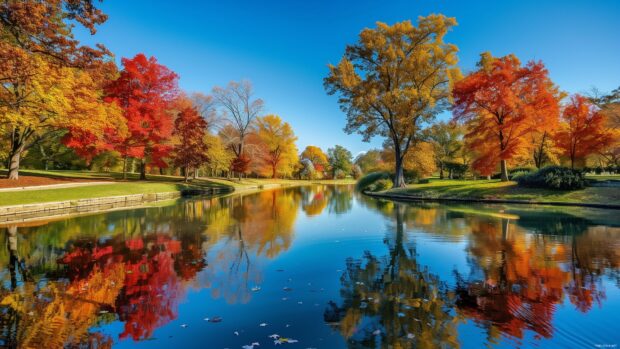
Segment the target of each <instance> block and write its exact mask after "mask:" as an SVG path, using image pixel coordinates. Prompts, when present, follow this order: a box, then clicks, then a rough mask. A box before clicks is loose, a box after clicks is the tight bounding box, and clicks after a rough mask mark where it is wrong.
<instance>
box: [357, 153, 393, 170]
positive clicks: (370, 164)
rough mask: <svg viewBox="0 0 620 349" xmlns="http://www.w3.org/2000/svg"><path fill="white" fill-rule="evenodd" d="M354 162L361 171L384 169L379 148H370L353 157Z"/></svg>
mask: <svg viewBox="0 0 620 349" xmlns="http://www.w3.org/2000/svg"><path fill="white" fill-rule="evenodd" d="M355 164H356V165H357V166H359V167H360V169H361V171H362V173H370V172H373V171H379V170H384V169H385V166H386V164H385V163H384V161H383V159H382V158H381V150H379V149H370V150H369V151H367V152H365V153H363V154H360V155H358V156H357V157H356V158H355Z"/></svg>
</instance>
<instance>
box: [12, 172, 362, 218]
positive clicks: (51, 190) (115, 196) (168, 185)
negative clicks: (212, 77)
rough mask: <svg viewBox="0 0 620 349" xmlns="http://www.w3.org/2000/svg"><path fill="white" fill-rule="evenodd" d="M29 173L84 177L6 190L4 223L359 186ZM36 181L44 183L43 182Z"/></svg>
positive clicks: (30, 174)
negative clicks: (184, 200)
mask: <svg viewBox="0 0 620 349" xmlns="http://www.w3.org/2000/svg"><path fill="white" fill-rule="evenodd" d="M24 172H25V174H27V175H28V176H32V177H37V176H40V177H45V178H54V179H62V178H72V179H73V178H79V179H81V180H83V181H82V182H67V183H66V184H49V185H34V186H28V187H16V188H8V189H3V190H1V191H0V224H7V223H10V222H24V221H30V220H37V219H47V218H50V217H58V216H66V215H73V214H80V213H87V212H101V211H108V210H112V209H121V208H127V207H136V206H140V205H144V204H147V203H151V202H154V201H164V200H171V199H176V198H179V197H181V196H183V195H201V194H206V195H213V194H225V193H232V192H246V191H256V190H263V189H272V188H281V187H290V186H300V185H312V184H353V183H354V181H353V180H352V179H351V180H346V179H345V180H286V179H242V180H238V179H227V178H197V179H193V180H191V181H190V182H187V183H186V182H184V178H183V177H179V176H149V177H148V180H147V181H139V180H137V175H136V174H130V175H129V176H128V179H126V180H122V179H118V178H120V177H122V175H121V174H119V173H100V172H79V171H24ZM31 182H35V183H43V182H42V181H31ZM19 185H21V184H19ZM58 186H60V187H58ZM5 187H6V186H5ZM13 189H15V190H13Z"/></svg>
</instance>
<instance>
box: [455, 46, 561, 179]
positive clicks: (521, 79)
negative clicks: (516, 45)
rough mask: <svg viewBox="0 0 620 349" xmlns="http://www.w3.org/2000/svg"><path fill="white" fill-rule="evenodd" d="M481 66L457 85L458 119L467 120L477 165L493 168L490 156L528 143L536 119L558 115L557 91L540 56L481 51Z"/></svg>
mask: <svg viewBox="0 0 620 349" xmlns="http://www.w3.org/2000/svg"><path fill="white" fill-rule="evenodd" d="M479 66H480V68H479V69H478V70H477V71H475V72H473V73H471V74H470V75H468V76H467V77H465V78H464V79H463V80H461V81H459V82H457V83H456V84H455V86H454V90H453V95H454V100H455V101H454V102H455V108H454V119H455V120H458V121H465V122H467V123H468V126H469V133H468V134H467V135H466V137H467V138H468V139H469V140H470V142H467V143H468V146H469V147H470V148H471V149H472V150H474V151H475V152H476V153H477V155H478V159H477V160H476V161H475V162H474V167H475V168H476V169H477V170H479V171H480V172H482V173H483V174H489V168H490V166H489V165H490V160H492V161H494V162H495V161H499V160H510V159H512V158H513V157H514V156H515V155H517V154H518V153H519V152H520V151H522V150H523V149H524V147H525V146H527V141H528V140H527V139H525V137H524V136H525V135H526V134H528V133H529V132H531V131H532V129H533V128H534V127H535V126H536V125H535V122H532V120H534V119H535V118H536V117H540V115H550V116H553V115H555V116H556V117H557V110H558V97H557V91H556V90H555V89H554V87H553V85H552V83H551V82H550V80H549V77H548V72H547V69H545V66H544V65H543V64H542V62H529V63H528V64H527V65H525V66H521V62H520V61H519V60H518V59H517V58H516V57H515V56H513V55H509V56H505V57H501V58H493V57H491V56H490V55H489V54H483V56H482V60H481V62H480V63H479Z"/></svg>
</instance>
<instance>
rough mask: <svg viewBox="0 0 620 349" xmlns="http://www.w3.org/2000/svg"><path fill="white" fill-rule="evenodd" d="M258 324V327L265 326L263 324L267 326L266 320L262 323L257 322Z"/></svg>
mask: <svg viewBox="0 0 620 349" xmlns="http://www.w3.org/2000/svg"><path fill="white" fill-rule="evenodd" d="M258 326H260V327H265V326H267V323H266V322H263V323H261V324H259V325H258Z"/></svg>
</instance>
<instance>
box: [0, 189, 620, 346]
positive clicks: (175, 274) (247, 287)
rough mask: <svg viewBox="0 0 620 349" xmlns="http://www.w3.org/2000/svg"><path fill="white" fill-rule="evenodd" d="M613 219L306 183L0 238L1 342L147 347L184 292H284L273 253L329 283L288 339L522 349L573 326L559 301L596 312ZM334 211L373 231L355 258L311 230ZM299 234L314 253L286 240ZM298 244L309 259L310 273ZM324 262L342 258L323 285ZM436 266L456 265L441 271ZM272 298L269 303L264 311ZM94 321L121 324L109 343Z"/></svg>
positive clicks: (609, 264) (328, 223)
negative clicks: (410, 200) (382, 196)
mask: <svg viewBox="0 0 620 349" xmlns="http://www.w3.org/2000/svg"><path fill="white" fill-rule="evenodd" d="M613 213H615V212H608V211H604V210H591V211H585V210H570V209H562V210H549V209H546V210H540V209H533V208H529V207H518V206H498V205H493V206H482V205H439V204H419V205H411V204H403V203H397V202H392V201H383V200H374V199H370V198H368V197H363V196H359V195H357V194H354V193H353V191H352V189H351V188H350V187H345V186H324V185H316V186H310V187H303V188H291V189H286V190H272V191H262V192H259V193H248V194H242V195H233V196H227V197H218V198H198V199H191V200H181V201H179V202H177V203H176V204H174V205H170V206H164V207H152V208H147V209H137V210H127V211H117V212H110V213H106V214H100V215H91V216H84V217H78V218H74V219H67V220H62V221H56V222H48V223H39V224H37V225H33V226H28V225H27V224H26V225H23V226H10V227H5V228H0V231H1V232H2V234H3V235H4V239H5V246H6V248H3V249H0V282H1V283H0V346H4V347H9V348H17V347H24V348H26V347H36V348H43V347H45V348H56V347H58V348H61V347H98V348H106V347H111V346H113V345H116V344H119V343H132V342H133V341H142V340H146V339H153V338H154V337H155V333H156V332H157V330H158V329H160V328H164V327H166V326H167V325H168V324H170V323H171V322H172V321H175V320H176V319H182V321H188V319H189V318H188V315H187V314H183V313H182V312H180V310H179V309H180V303H182V302H184V301H186V299H187V297H188V296H187V295H188V293H189V292H190V291H191V292H194V291H195V292H200V293H201V294H202V292H203V291H204V292H205V293H206V295H208V296H207V297H206V298H203V299H204V300H203V301H204V302H209V301H217V300H222V301H224V302H225V304H228V305H229V306H231V307H232V304H235V305H237V306H250V305H252V306H254V308H253V309H255V310H256V309H260V307H261V304H256V302H253V298H255V297H256V296H257V295H260V292H258V293H257V292H256V291H257V290H260V288H261V287H262V288H263V289H264V290H269V289H277V290H281V289H282V284H280V283H277V282H280V281H277V280H279V279H281V278H277V277H275V276H274V274H270V273H269V272H268V269H269V268H268V266H269V264H270V263H273V262H274V261H278V260H279V259H281V258H283V256H284V255H286V260H287V263H288V264H287V267H288V266H290V268H300V269H299V270H298V273H299V274H300V275H301V274H305V275H308V273H314V274H316V275H319V276H320V278H321V279H323V280H325V282H328V281H329V280H331V279H332V278H334V277H340V281H339V283H338V285H337V286H333V287H332V288H331V289H327V290H325V292H324V295H322V296H320V297H322V298H320V300H321V302H322V303H321V304H316V305H320V307H318V308H316V317H315V313H307V314H306V313H304V316H305V317H306V319H305V321H304V323H305V325H304V326H305V327H304V328H302V329H301V330H300V331H301V332H299V333H298V334H296V336H298V337H303V336H304V334H306V333H323V332H321V331H327V329H326V327H325V325H324V323H328V324H330V325H331V326H330V327H329V328H331V329H333V331H335V332H334V333H337V334H339V338H341V341H337V340H335V339H334V340H332V342H329V343H327V342H323V344H324V345H325V344H328V345H327V347H334V348H335V347H341V346H343V345H346V346H348V347H351V348H377V347H382V348H388V347H393V348H399V347H400V348H407V347H416V348H459V347H461V346H465V347H478V346H480V345H481V344H482V343H478V342H470V341H472V340H473V339H471V337H468V336H464V333H467V331H470V330H469V329H467V328H466V327H464V325H465V324H467V323H474V324H475V325H476V326H477V328H478V329H479V330H480V331H481V332H482V333H483V338H484V342H485V343H484V344H486V345H487V346H490V347H494V346H503V345H506V343H507V342H506V341H505V339H506V338H513V339H517V340H518V341H517V342H515V343H513V344H510V343H512V342H508V343H509V344H508V346H509V347H513V346H514V347H519V346H522V344H523V340H526V339H527V338H528V337H532V336H535V338H539V339H537V340H540V341H544V340H546V339H549V340H550V339H553V338H555V337H557V336H558V334H557V328H556V327H557V326H558V325H563V324H565V323H566V322H568V321H574V320H575V319H576V318H575V315H574V314H573V315H571V316H569V317H565V316H566V315H564V316H563V315H562V314H559V313H558V307H560V306H564V307H566V306H570V307H571V309H573V310H574V311H575V312H576V313H577V314H582V315H584V316H585V315H586V314H588V313H589V312H592V311H593V309H606V308H605V307H606V306H608V305H609V304H607V303H609V302H608V300H607V298H608V294H609V293H608V292H609V291H610V287H611V288H613V290H612V291H614V292H616V293H617V292H618V288H619V287H620V274H619V270H620V266H619V264H620V229H619V228H618V227H617V226H618V222H617V219H615V218H614V217H615V215H614V214H613ZM336 216H338V217H339V218H344V219H348V220H347V221H346V222H348V223H347V224H348V225H349V226H351V227H355V226H356V225H355V224H359V223H361V224H362V226H368V225H371V224H372V223H373V222H376V221H378V222H379V223H380V225H382V226H383V227H384V229H383V230H382V231H380V232H377V233H376V234H372V235H370V237H371V238H370V239H369V240H368V235H364V234H363V233H362V231H361V230H360V231H355V232H353V233H354V234H355V235H354V236H359V237H360V240H359V241H368V243H367V245H364V246H366V247H364V248H360V247H359V246H360V245H358V244H359V243H360V242H359V241H358V240H355V239H353V240H351V241H350V243H349V244H341V245H338V246H336V247H335V246H334V243H333V239H336V238H339V235H338V234H342V236H343V237H346V233H345V232H341V233H336V232H333V233H331V234H332V235H329V236H327V237H322V235H321V234H320V233H322V232H323V231H325V230H328V231H329V232H332V231H335V229H332V226H333V225H335V222H336ZM311 222H315V223H312V224H317V223H316V222H319V223H320V222H322V223H321V224H322V225H321V224H319V225H316V226H315V225H312V224H311ZM300 224H302V225H303V226H302V227H300V226H299V225H300ZM358 229H360V228H358ZM342 230H344V229H342ZM300 231H301V232H303V234H305V236H306V237H308V238H310V237H314V236H315V235H316V236H318V237H316V239H323V240H320V241H323V244H320V245H316V241H314V242H312V240H308V241H310V242H308V241H306V240H305V239H301V240H299V239H297V238H298V236H297V234H300ZM364 231H365V230H364ZM334 234H335V235H334ZM362 237H364V238H365V239H367V240H361V238H362ZM297 240H299V241H301V242H299V241H297ZM296 241H297V242H296ZM347 241H348V240H347ZM310 243H314V244H315V245H310ZM420 243H423V245H420ZM441 244H449V245H452V246H462V249H463V250H462V251H461V252H459V253H462V255H459V254H455V255H453V256H452V255H448V256H445V255H444V256H432V255H431V256H430V257H429V256H428V254H427V251H426V248H427V247H431V248H435V247H437V246H439V245H441ZM317 246H318V247H317ZM421 246H426V247H421ZM292 250H294V252H291V253H286V252H288V251H292ZM305 250H312V251H315V252H313V255H312V259H311V261H312V262H311V263H308V262H307V259H304V258H309V257H308V256H306V255H305V252H304V251H305ZM327 255H333V256H334V257H335V258H336V260H340V261H341V262H342V263H344V268H343V271H341V272H340V273H339V274H338V275H336V276H334V275H333V270H334V269H335V268H336V266H334V264H333V263H334V262H333V259H331V260H332V262H329V261H328V260H329V259H328V258H325V257H326V256H327ZM442 258H443V259H446V258H447V259H450V260H451V261H452V260H454V261H453V263H454V264H455V265H456V264H459V263H460V264H459V267H456V266H455V267H454V268H451V269H450V270H449V271H447V272H446V271H445V270H440V269H438V268H437V267H436V264H437V262H438V261H439V260H440V259H442ZM459 259H460V260H459ZM301 260H304V261H305V262H303V263H302V262H298V261H301ZM298 264H299V265H298ZM292 294H294V293H292ZM299 297H301V296H299ZM317 297H319V296H317ZM300 299H301V298H300ZM277 300H278V301H279V300H280V295H277ZM615 302H616V303H613V305H614V306H617V300H616V301H615ZM274 304H281V303H270V304H264V307H273V306H274ZM300 304H301V302H300ZM276 306H282V305H276ZM256 307H258V308H256ZM230 309H231V311H232V308H230ZM268 310H269V309H265V311H266V312H269V311H268ZM299 311H302V310H299ZM277 313H278V312H274V314H277ZM221 315H224V316H226V313H223V314H221ZM300 315H301V314H300ZM247 316H253V315H247ZM273 316H274V317H277V316H278V315H273ZM613 316H614V315H613V314H607V315H606V316H605V317H604V318H605V319H611V318H612V317H613ZM577 318H578V317H577ZM200 320H202V318H201V319H200ZM280 320H281V319H277V318H273V319H271V322H274V323H275V322H277V321H280ZM107 325H118V328H120V329H119V330H118V331H117V332H116V333H115V334H114V335H112V334H110V332H109V331H104V330H102V329H104V328H107V327H106V326H107ZM603 327H604V325H603ZM589 330H592V331H594V329H589ZM230 332H231V333H232V330H231V331H230ZM327 335H328V333H323V334H322V335H320V336H327ZM613 336H614V334H613V333H612V334H611V337H610V338H612V339H613ZM616 338H617V337H616ZM320 339H321V340H323V338H322V337H321V338H320ZM203 340H204V338H196V339H195V343H201V342H202V341H203ZM210 340H212V341H213V343H214V345H215V343H217V344H218V345H220V344H221V345H220V346H221V347H226V346H229V347H235V346H234V345H230V342H228V341H227V340H226V339H221V341H215V339H212V338H211V339H210ZM571 340H572V341H573V342H572V345H576V346H591V345H592V343H590V342H587V343H586V342H585V341H583V340H582V341H580V339H579V338H572V339H571ZM477 341H479V339H477ZM307 342H308V339H307V341H306V343H307ZM151 343H153V345H157V344H156V342H151ZM541 343H543V342H541Z"/></svg>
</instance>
